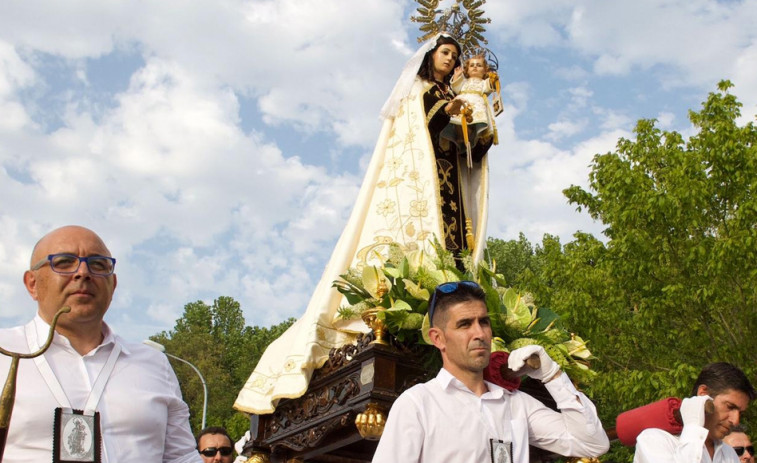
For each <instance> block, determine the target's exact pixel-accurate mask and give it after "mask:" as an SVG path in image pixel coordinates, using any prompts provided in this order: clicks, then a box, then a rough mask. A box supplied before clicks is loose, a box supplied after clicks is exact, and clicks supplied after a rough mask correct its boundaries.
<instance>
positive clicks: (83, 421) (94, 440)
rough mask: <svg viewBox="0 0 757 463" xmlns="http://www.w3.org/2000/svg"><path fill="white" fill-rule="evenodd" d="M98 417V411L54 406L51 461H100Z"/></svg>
mask: <svg viewBox="0 0 757 463" xmlns="http://www.w3.org/2000/svg"><path fill="white" fill-rule="evenodd" d="M99 418H100V416H99V413H95V414H94V415H86V414H84V413H83V412H81V411H78V410H71V409H65V408H56V409H55V426H54V428H55V433H54V437H53V439H54V442H53V462H54V463H69V462H92V463H100V424H99V421H100V420H99Z"/></svg>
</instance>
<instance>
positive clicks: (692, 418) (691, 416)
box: [680, 395, 712, 426]
mask: <svg viewBox="0 0 757 463" xmlns="http://www.w3.org/2000/svg"><path fill="white" fill-rule="evenodd" d="M708 402H712V397H710V396H708V395H696V396H694V397H687V398H685V399H683V400H682V401H681V410H680V411H681V421H683V425H684V426H688V425H694V426H704V425H705V410H706V408H707V403H708ZM710 407H712V405H711V406H710ZM710 409H711V410H712V408H710Z"/></svg>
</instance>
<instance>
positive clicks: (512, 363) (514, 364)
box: [507, 344, 560, 383]
mask: <svg viewBox="0 0 757 463" xmlns="http://www.w3.org/2000/svg"><path fill="white" fill-rule="evenodd" d="M532 355H536V356H538V358H539V363H540V364H541V365H540V366H539V368H536V369H534V368H531V367H530V366H528V365H527V364H526V360H528V358H529V357H531V356H532ZM507 365H508V366H509V367H510V369H511V370H513V371H514V372H516V373H518V374H521V375H522V374H526V375H528V376H530V377H531V378H533V379H538V380H539V381H541V382H542V383H544V382H547V381H549V380H550V379H552V378H553V377H554V376H555V375H556V374H557V373H558V372H559V371H560V365H558V364H557V363H555V361H554V360H552V358H551V357H550V356H549V355H548V354H547V353H546V352H545V351H544V348H543V347H542V346H539V345H536V344H533V345H530V346H525V347H521V348H520V349H515V350H514V351H512V352H510V357H509V358H508V359H507Z"/></svg>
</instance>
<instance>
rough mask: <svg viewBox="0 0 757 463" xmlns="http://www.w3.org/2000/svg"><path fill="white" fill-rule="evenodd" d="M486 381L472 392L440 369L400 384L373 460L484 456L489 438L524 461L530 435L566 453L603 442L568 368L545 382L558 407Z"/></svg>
mask: <svg viewBox="0 0 757 463" xmlns="http://www.w3.org/2000/svg"><path fill="white" fill-rule="evenodd" d="M486 385H487V386H488V388H489V391H488V392H486V393H484V394H483V395H482V396H481V397H478V396H476V395H475V394H474V393H473V392H471V391H470V389H468V388H467V387H466V386H465V385H464V384H463V383H462V382H460V381H459V380H457V379H456V378H454V377H453V376H452V375H451V374H450V373H449V372H448V371H447V370H445V369H442V370H441V371H440V372H439V374H438V375H437V376H436V378H434V379H432V380H431V381H429V382H427V383H424V384H419V385H416V386H414V387H412V388H410V389H408V390H407V391H405V392H403V393H402V395H400V396H399V397H398V398H397V400H396V401H395V402H394V404H393V405H392V409H391V411H390V412H389V418H388V419H387V422H386V427H385V428H384V433H383V435H382V436H381V440H380V441H379V445H378V448H377V449H376V453H375V454H374V457H373V463H399V462H401V463H411V462H412V463H416V462H417V463H439V462H455V463H482V462H490V461H491V456H490V453H491V450H490V448H491V443H490V439H495V440H501V441H504V442H512V454H513V461H514V462H518V463H527V462H528V445H529V443H530V444H531V445H534V446H537V447H541V448H543V449H546V450H548V451H552V452H556V453H559V454H561V455H566V456H599V455H602V454H603V453H605V452H606V451H607V449H608V448H609V446H610V443H609V440H608V439H607V434H605V432H604V429H602V423H601V422H600V421H599V418H598V417H597V411H596V408H595V407H594V404H592V403H591V401H590V400H589V399H588V398H587V397H586V396H585V395H583V394H582V393H580V392H578V391H576V389H575V387H573V384H571V382H570V380H569V378H568V375H566V374H564V373H563V374H562V375H560V376H559V377H558V378H555V379H554V380H552V381H550V382H548V383H547V384H546V385H545V386H546V387H547V390H548V391H549V393H550V394H551V395H552V397H553V398H554V399H555V401H556V402H557V406H558V408H559V409H560V411H561V413H558V412H555V411H553V410H550V409H549V408H547V407H546V406H545V405H544V404H542V403H541V402H539V401H538V400H536V399H534V398H533V397H531V396H530V395H528V394H526V393H523V392H520V391H513V392H510V391H507V390H506V389H503V388H501V387H499V386H497V385H495V384H492V383H489V382H487V383H486ZM577 399H578V400H577ZM579 400H580V401H579Z"/></svg>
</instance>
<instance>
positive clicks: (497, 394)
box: [436, 368, 512, 399]
mask: <svg viewBox="0 0 757 463" xmlns="http://www.w3.org/2000/svg"><path fill="white" fill-rule="evenodd" d="M436 380H437V381H439V385H440V386H441V387H442V389H444V390H447V389H449V388H450V387H453V388H455V389H459V390H461V391H465V392H468V393H470V394H473V391H471V390H470V389H468V386H466V385H465V384H463V382H462V381H460V380H459V379H457V378H455V377H454V376H453V375H452V373H450V372H449V371H447V370H446V369H445V368H442V369H441V370H439V374H437V375H436ZM484 382H485V383H486V386H487V387H488V388H489V392H486V393H485V394H484V395H482V396H481V398H482V399H499V398H502V397H503V396H504V395H505V394H508V395H509V394H512V392H511V391H508V390H507V389H505V388H503V387H501V386H497V385H496V384H494V383H490V382H489V381H486V380H484Z"/></svg>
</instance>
